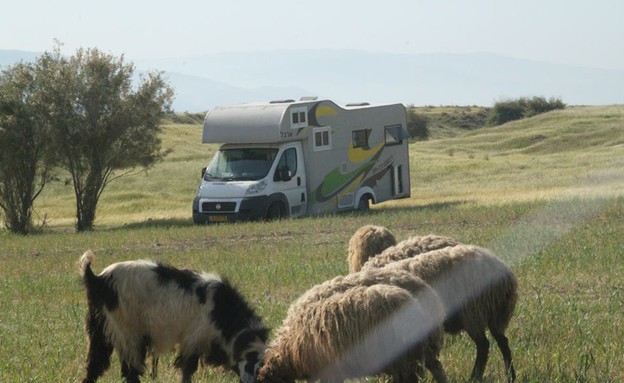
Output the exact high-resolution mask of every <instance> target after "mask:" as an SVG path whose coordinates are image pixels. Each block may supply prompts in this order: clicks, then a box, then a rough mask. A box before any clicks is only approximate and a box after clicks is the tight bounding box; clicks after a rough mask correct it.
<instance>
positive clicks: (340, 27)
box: [0, 0, 624, 70]
mask: <svg viewBox="0 0 624 383" xmlns="http://www.w3.org/2000/svg"><path fill="white" fill-rule="evenodd" d="M2 2H3V4H2V7H1V8H0V9H1V11H0V49H20V50H27V51H44V50H50V49H51V48H52V47H53V45H54V39H58V40H59V41H61V42H62V43H63V44H64V45H63V52H65V53H68V54H71V53H74V52H75V50H76V49H77V48H80V47H83V48H89V47H97V48H99V49H101V50H103V51H105V52H107V53H113V54H122V53H123V54H125V56H126V59H127V60H130V61H132V60H139V59H145V58H165V57H180V56H197V55H202V54H206V53H217V52H231V51H256V50H273V49H319V48H320V49H325V48H330V49H358V50H367V51H387V52H400V53H429V52H445V53H464V52H491V53H500V54H504V55H508V56H512V57H516V58H525V59H533V60H539V61H547V62H553V63H563V64H570V65H578V66H587V67H597V68H610V69H621V70H624V22H623V20H624V1H623V0H375V1H373V0H357V1H356V0H342V1H341V0H309V1H299V0H221V1H213V0H177V1H172V0H167V1H162V0H149V1H148V0H106V1H94V0H54V1H49V0H19V1H17V0H3V1H2Z"/></svg>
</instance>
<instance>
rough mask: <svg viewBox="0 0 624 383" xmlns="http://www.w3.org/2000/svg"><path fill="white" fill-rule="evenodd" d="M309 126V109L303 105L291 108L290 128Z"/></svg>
mask: <svg viewBox="0 0 624 383" xmlns="http://www.w3.org/2000/svg"><path fill="white" fill-rule="evenodd" d="M306 126H308V109H307V108H306V107H305V106H303V107H300V108H292V109H291V110H290V128H291V129H299V128H305V127H306Z"/></svg>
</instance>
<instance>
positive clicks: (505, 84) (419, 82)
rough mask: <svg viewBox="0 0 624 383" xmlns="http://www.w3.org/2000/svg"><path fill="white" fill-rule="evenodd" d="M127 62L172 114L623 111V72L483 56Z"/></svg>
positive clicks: (231, 56) (11, 55)
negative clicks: (321, 102)
mask: <svg viewBox="0 0 624 383" xmlns="http://www.w3.org/2000/svg"><path fill="white" fill-rule="evenodd" d="M36 55H37V53H34V52H23V51H0V65H11V64H13V63H15V62H18V61H20V60H25V61H28V60H33V59H34V57H36ZM127 59H128V60H129V61H133V60H132V58H128V57H127ZM133 62H134V63H135V64H136V65H137V68H138V69H139V70H160V71H165V72H166V73H167V75H168V76H169V80H170V82H171V84H172V85H173V86H174V88H175V90H176V99H175V101H174V108H175V110H176V111H179V112H184V111H188V112H200V111H206V110H208V109H210V108H212V107H214V106H216V105H223V104H233V103H243V102H254V101H268V100H271V99H285V98H293V99H298V98H299V97H301V96H318V97H320V98H330V99H332V100H334V101H336V102H338V103H339V104H343V103H349V102H362V101H367V102H371V103H386V102H392V103H394V102H402V103H404V104H413V105H419V106H422V105H481V106H490V105H493V104H494V103H495V102H496V101H498V100H501V99H503V98H518V97H530V96H544V97H547V98H549V97H557V98H560V99H561V100H562V101H563V102H565V103H566V104H568V105H610V104H621V103H624V92H622V89H624V71H621V70H620V71H617V70H605V69H592V68H582V67H574V66H566V65H558V64H550V63H545V62H537V61H531V60H523V59H515V58H511V57H506V56H501V55H495V54H489V53H470V54H448V53H436V54H433V53H431V54H392V53H375V52H363V51H349V50H337V51H334V50H289V51H265V52H248V53H223V54H212V55H205V56H200V57H184V58H162V59H156V60H135V61H133Z"/></svg>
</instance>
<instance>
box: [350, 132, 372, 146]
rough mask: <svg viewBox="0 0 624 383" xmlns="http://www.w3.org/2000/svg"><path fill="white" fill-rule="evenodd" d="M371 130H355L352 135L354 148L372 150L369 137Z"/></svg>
mask: <svg viewBox="0 0 624 383" xmlns="http://www.w3.org/2000/svg"><path fill="white" fill-rule="evenodd" d="M370 132H371V131H370V129H361V130H354V131H353V132H352V133H351V136H352V141H353V148H354V149H355V148H362V149H370V147H369V146H368V137H369V136H370Z"/></svg>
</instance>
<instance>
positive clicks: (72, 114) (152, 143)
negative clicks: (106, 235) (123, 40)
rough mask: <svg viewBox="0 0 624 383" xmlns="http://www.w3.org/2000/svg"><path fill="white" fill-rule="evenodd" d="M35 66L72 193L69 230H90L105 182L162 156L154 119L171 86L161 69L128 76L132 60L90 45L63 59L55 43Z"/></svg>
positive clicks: (164, 105) (170, 95)
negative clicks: (72, 213) (72, 223)
mask: <svg viewBox="0 0 624 383" xmlns="http://www.w3.org/2000/svg"><path fill="white" fill-rule="evenodd" d="M40 64H41V70H42V72H43V75H44V78H45V80H46V84H45V89H46V94H45V97H44V98H45V101H46V102H47V103H48V104H49V105H50V114H49V120H50V121H49V122H50V127H51V130H52V135H51V137H52V139H53V140H54V145H55V147H56V149H57V151H58V155H59V156H60V166H62V167H63V168H64V169H66V170H67V171H68V172H69V174H70V175H71V180H72V184H73V188H74V194H75V197H76V230H77V231H85V230H90V229H92V228H93V225H94V220H95V213H96V208H97V204H98V201H99V199H100V196H101V195H102V192H103V191H104V189H105V188H106V186H107V185H108V184H109V183H110V182H111V181H112V180H114V179H116V178H119V177H121V176H124V175H127V174H129V173H131V172H133V171H134V170H137V169H141V168H148V167H150V166H152V165H153V164H154V163H155V162H156V161H158V160H159V159H161V158H162V155H163V152H162V151H161V141H160V137H159V133H160V131H161V129H160V121H161V118H162V117H163V116H164V115H165V113H167V112H168V111H169V110H170V107H171V102H172V99H173V89H172V88H171V87H170V86H169V85H168V84H167V82H166V81H165V79H164V78H163V75H162V73H157V72H152V73H148V74H146V75H143V76H140V78H139V79H138V81H136V80H137V79H136V76H135V68H134V65H132V64H129V63H126V62H125V61H124V58H123V56H121V57H115V56H113V55H109V54H105V53H103V52H101V51H99V50H97V49H86V50H85V49H79V50H78V51H77V52H76V53H75V54H74V55H73V56H71V57H69V58H64V57H63V56H62V55H61V54H60V53H59V50H58V48H57V49H56V50H55V51H54V52H52V53H45V54H44V55H43V56H42V57H41V59H40Z"/></svg>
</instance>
